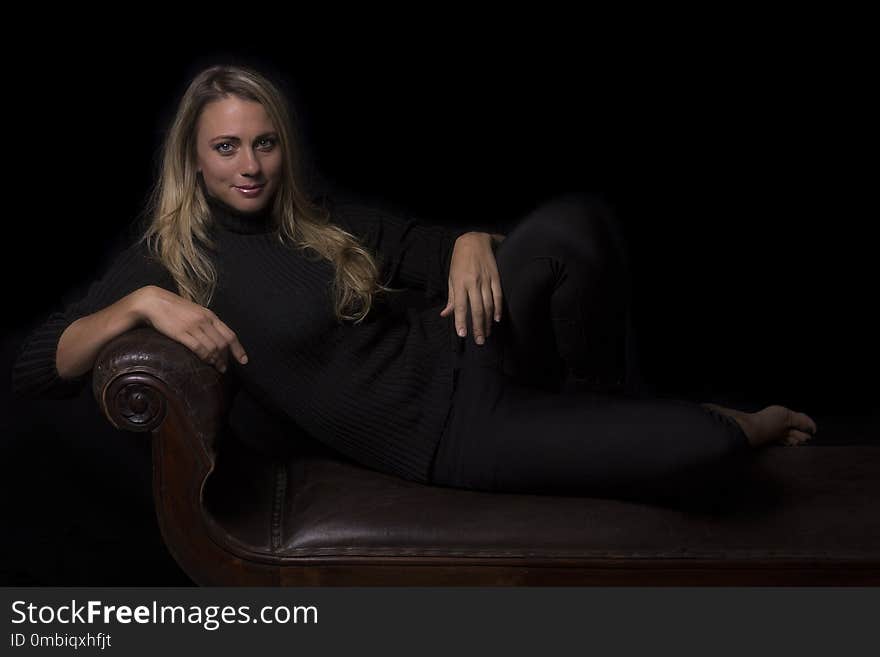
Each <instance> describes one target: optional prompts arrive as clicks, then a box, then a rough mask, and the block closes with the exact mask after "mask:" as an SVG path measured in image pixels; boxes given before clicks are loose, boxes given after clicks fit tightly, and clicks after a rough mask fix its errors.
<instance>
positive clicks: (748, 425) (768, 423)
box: [701, 404, 819, 447]
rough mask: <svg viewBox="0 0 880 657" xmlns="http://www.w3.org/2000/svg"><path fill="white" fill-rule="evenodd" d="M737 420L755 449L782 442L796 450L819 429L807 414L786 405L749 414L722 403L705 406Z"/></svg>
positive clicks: (769, 407)
mask: <svg viewBox="0 0 880 657" xmlns="http://www.w3.org/2000/svg"><path fill="white" fill-rule="evenodd" d="M701 406H705V407H707V408H712V409H714V410H716V411H718V412H719V413H723V414H724V415H728V416H730V417H732V418H733V419H735V420H736V421H737V422H738V423H739V425H740V426H741V427H742V429H743V431H744V432H745V434H746V436H747V437H748V439H749V442H750V443H751V444H752V446H753V447H758V446H760V445H764V444H766V443H774V442H781V443H782V444H783V445H787V446H789V447H794V446H796V445H801V444H803V443H805V442H806V441H808V440H809V439H810V438H812V437H813V436H814V435H815V434H816V432H817V431H818V430H819V428H818V427H817V426H816V423H815V422H814V421H813V420H812V418H810V417H809V416H808V415H806V414H805V413H798V412H796V411H792V410H791V409H788V408H786V407H785V406H777V405H773V406H768V407H767V408H764V409H762V410H760V411H758V412H757V413H746V412H745V411H738V410H736V409H733V408H726V407H724V406H719V405H718V404H701Z"/></svg>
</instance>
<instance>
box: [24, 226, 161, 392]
mask: <svg viewBox="0 0 880 657" xmlns="http://www.w3.org/2000/svg"><path fill="white" fill-rule="evenodd" d="M147 285H157V286H160V287H163V288H165V289H167V290H170V291H172V292H175V293H176V292H177V287H176V285H175V284H174V280H173V278H172V277H171V275H170V274H169V273H168V271H167V270H166V269H165V268H164V267H163V266H162V265H161V264H159V263H158V262H157V261H155V260H153V259H152V258H151V257H150V256H149V254H148V253H147V251H146V248H145V247H144V246H142V245H140V244H138V243H135V244H133V245H131V246H129V247H128V248H126V249H124V250H123V251H122V252H121V253H120V254H119V255H117V256H116V258H115V259H114V260H112V262H111V264H110V266H109V267H108V268H107V270H106V272H105V273H104V275H103V276H101V278H100V279H99V280H97V281H95V282H93V283H92V284H91V285H90V287H89V289H88V292H87V293H86V294H85V296H84V297H82V298H81V299H79V300H77V301H74V302H72V303H70V304H68V305H67V306H66V307H65V308H63V309H55V310H54V311H53V312H52V313H51V314H50V315H49V316H48V318H47V319H46V320H45V321H43V322H42V323H41V324H39V325H38V326H37V327H36V328H34V329H32V330H31V332H30V333H29V334H28V336H27V337H26V338H25V340H24V342H23V343H22V345H21V347H20V348H19V351H18V355H17V357H16V360H15V364H14V365H13V368H12V389H13V392H14V393H15V394H16V395H19V396H21V397H28V398H45V399H61V398H67V397H74V396H76V395H77V394H79V392H80V391H81V390H82V388H83V387H84V386H85V385H86V383H87V382H88V381H90V380H91V371H89V372H86V373H85V374H82V375H81V376H78V377H76V378H73V379H64V378H62V377H61V376H60V375H59V374H58V369H57V365H56V360H55V358H56V352H57V351H58V343H59V341H60V340H61V335H62V334H63V333H64V331H65V330H66V329H67V327H68V326H70V325H71V324H72V323H73V322H75V321H76V320H77V319H79V318H80V317H85V316H86V315H91V314H93V313H95V312H97V311H99V310H101V309H103V308H106V307H107V306H109V305H111V304H113V303H115V302H116V301H118V300H119V299H121V298H122V297H124V296H126V295H127V294H130V293H131V292H134V291H135V290H137V289H138V288H141V287H144V286H147Z"/></svg>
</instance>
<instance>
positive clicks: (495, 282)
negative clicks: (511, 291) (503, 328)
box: [492, 276, 504, 322]
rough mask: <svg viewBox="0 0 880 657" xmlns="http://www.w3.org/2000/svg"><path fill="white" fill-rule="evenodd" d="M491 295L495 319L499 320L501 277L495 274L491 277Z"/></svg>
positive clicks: (501, 301)
mask: <svg viewBox="0 0 880 657" xmlns="http://www.w3.org/2000/svg"><path fill="white" fill-rule="evenodd" d="M492 297H493V299H494V304H493V307H494V308H495V321H496V322H500V321H501V310H502V303H503V302H504V294H502V292H501V279H500V278H498V277H495V276H493V277H492Z"/></svg>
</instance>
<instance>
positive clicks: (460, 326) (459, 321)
mask: <svg viewBox="0 0 880 657" xmlns="http://www.w3.org/2000/svg"><path fill="white" fill-rule="evenodd" d="M466 324H467V290H466V289H465V287H464V285H460V286H459V287H458V289H457V290H456V293H455V332H456V333H458V336H459V337H461V338H463V337H465V336H466V335H467V325H466Z"/></svg>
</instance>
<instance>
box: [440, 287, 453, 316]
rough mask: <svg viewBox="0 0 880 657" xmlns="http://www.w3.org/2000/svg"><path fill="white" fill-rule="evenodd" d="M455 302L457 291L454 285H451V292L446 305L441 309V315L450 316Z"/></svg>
mask: <svg viewBox="0 0 880 657" xmlns="http://www.w3.org/2000/svg"><path fill="white" fill-rule="evenodd" d="M454 302H455V292H454V291H453V289H452V286H451V285H450V286H449V292H448V294H447V298H446V307H445V308H444V309H443V310H441V311H440V317H448V316H449V313H450V312H452V309H453V307H454Z"/></svg>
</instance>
